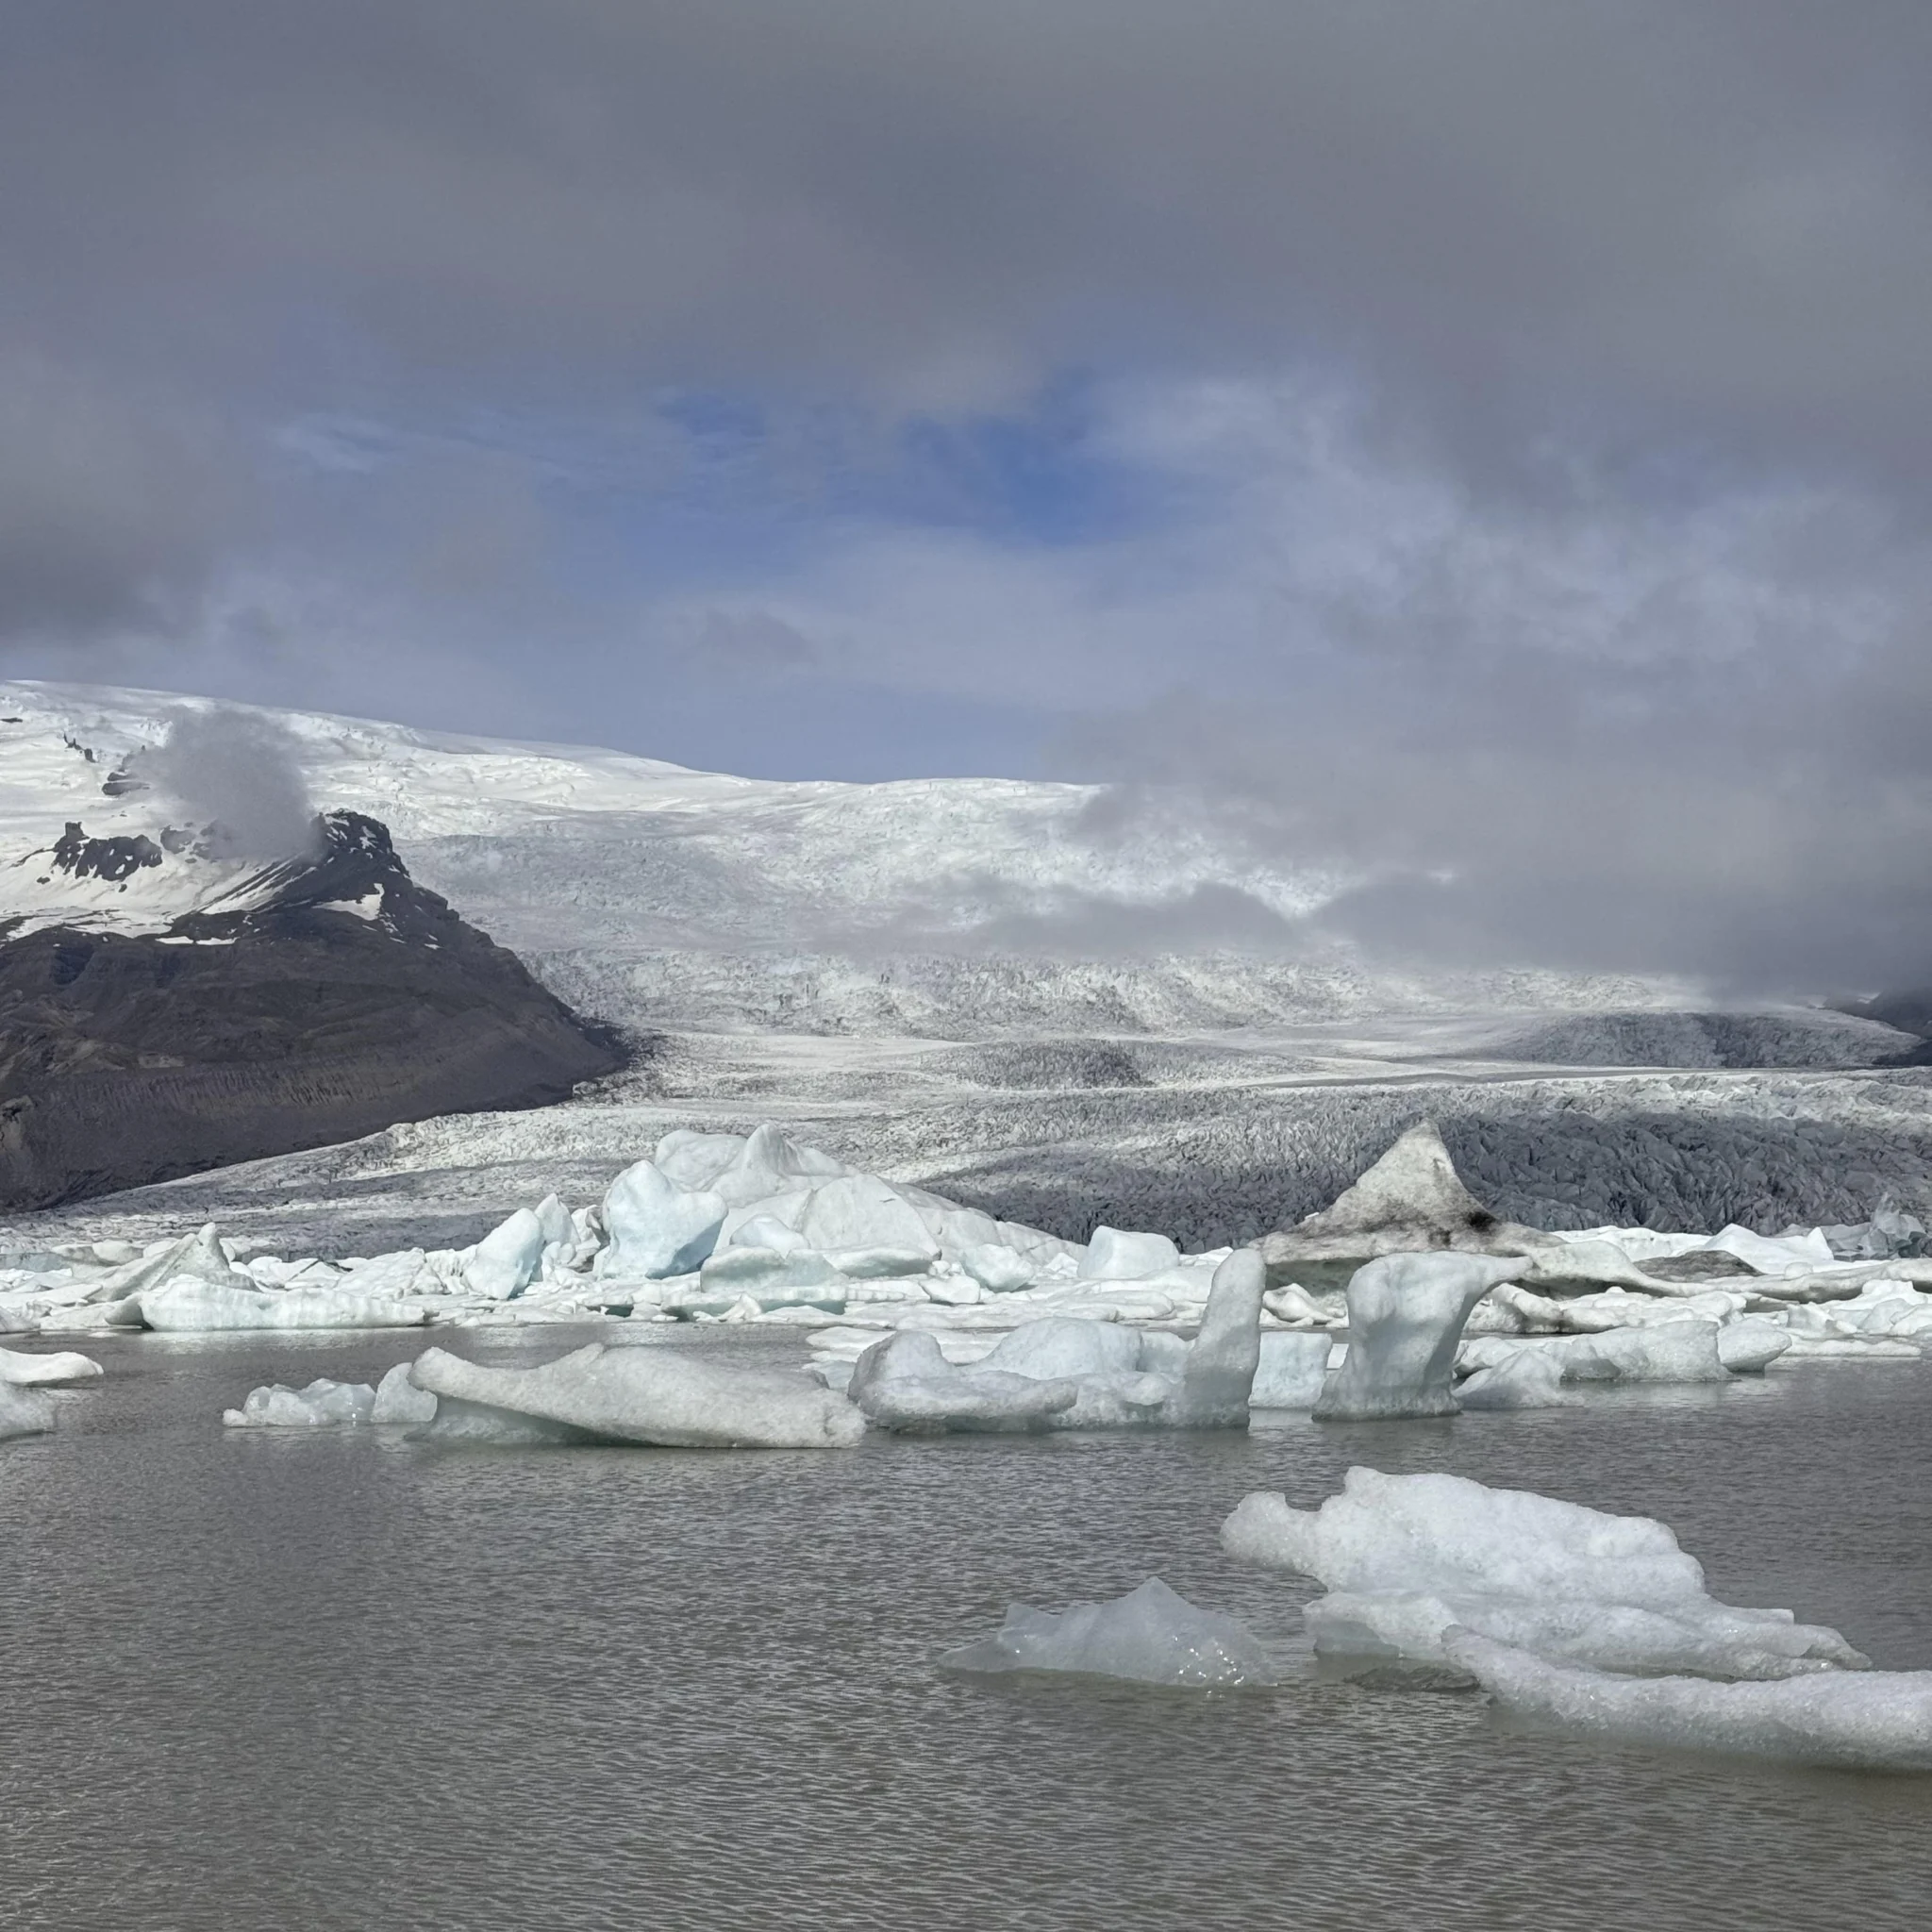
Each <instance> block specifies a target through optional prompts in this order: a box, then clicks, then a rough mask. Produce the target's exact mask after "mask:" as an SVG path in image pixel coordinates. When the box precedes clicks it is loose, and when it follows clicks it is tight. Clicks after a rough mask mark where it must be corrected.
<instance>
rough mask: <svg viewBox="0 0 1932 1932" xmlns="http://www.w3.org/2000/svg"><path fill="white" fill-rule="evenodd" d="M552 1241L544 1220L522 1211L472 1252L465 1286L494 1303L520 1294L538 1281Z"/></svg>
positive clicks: (465, 1264) (465, 1270)
mask: <svg viewBox="0 0 1932 1932" xmlns="http://www.w3.org/2000/svg"><path fill="white" fill-rule="evenodd" d="M551 1198H552V1199H553V1200H554V1199H555V1198H556V1197H555V1196H554V1195H553V1196H552V1197H551ZM550 1239H551V1237H549V1236H548V1235H546V1233H545V1230H544V1226H543V1223H542V1221H541V1219H540V1218H539V1217H538V1216H537V1215H536V1214H534V1213H532V1212H531V1210H530V1209H529V1208H518V1209H517V1211H516V1212H515V1213H514V1214H512V1215H511V1216H510V1217H509V1219H508V1221H505V1222H503V1223H501V1224H499V1225H498V1226H496V1227H493V1228H491V1231H490V1232H489V1233H488V1234H486V1235H485V1236H484V1237H483V1239H482V1240H481V1241H478V1242H477V1243H476V1245H475V1247H474V1248H473V1249H471V1250H470V1252H469V1255H468V1256H467V1257H466V1258H465V1259H464V1262H463V1280H464V1282H465V1284H466V1285H467V1286H468V1288H469V1290H470V1291H471V1292H472V1293H473V1294H480V1295H484V1296H486V1297H488V1298H489V1299H490V1300H491V1301H499V1302H500V1301H508V1299H509V1297H510V1296H511V1295H514V1294H521V1293H522V1292H523V1291H524V1290H525V1289H526V1288H527V1287H529V1285H530V1284H531V1282H533V1281H534V1280H536V1278H537V1272H538V1270H539V1269H540V1268H541V1266H542V1263H543V1250H544V1247H545V1246H546V1245H547V1244H548V1241H549V1240H550Z"/></svg>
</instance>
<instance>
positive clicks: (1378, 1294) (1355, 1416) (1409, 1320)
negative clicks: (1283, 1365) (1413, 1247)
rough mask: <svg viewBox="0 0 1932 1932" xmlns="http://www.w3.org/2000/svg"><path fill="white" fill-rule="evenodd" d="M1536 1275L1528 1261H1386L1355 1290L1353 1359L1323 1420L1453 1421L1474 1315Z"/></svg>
mask: <svg viewBox="0 0 1932 1932" xmlns="http://www.w3.org/2000/svg"><path fill="white" fill-rule="evenodd" d="M1528 1267H1529V1263H1528V1261H1527V1260H1525V1259H1524V1258H1522V1257H1502V1258H1498V1257H1492V1256H1488V1255H1462V1254H1449V1253H1436V1254H1428V1255H1386V1256H1384V1257H1382V1258H1381V1259H1379V1260H1375V1261H1370V1262H1369V1263H1367V1264H1366V1265H1365V1266H1363V1267H1361V1268H1358V1269H1357V1270H1356V1272H1355V1274H1354V1275H1353V1277H1352V1278H1351V1279H1350V1281H1349V1284H1348V1354H1347V1356H1346V1357H1343V1360H1342V1363H1341V1367H1340V1368H1339V1369H1337V1370H1335V1371H1334V1372H1333V1373H1332V1374H1330V1375H1329V1377H1328V1380H1327V1383H1326V1385H1325V1386H1324V1389H1323V1391H1322V1396H1321V1400H1320V1401H1318V1402H1317V1403H1316V1404H1315V1410H1314V1412H1315V1415H1316V1417H1317V1418H1318V1419H1321V1420H1325V1421H1333V1422H1359V1421H1364V1420H1368V1419H1370V1418H1375V1417H1391V1416H1432V1415H1454V1414H1455V1413H1456V1394H1455V1390H1454V1388H1453V1386H1452V1376H1453V1374H1454V1371H1455V1365H1456V1345H1457V1342H1458V1341H1460V1340H1461V1338H1462V1324H1464V1323H1465V1322H1466V1321H1467V1320H1468V1319H1469V1311H1470V1310H1471V1309H1472V1308H1473V1307H1475V1305H1476V1303H1477V1302H1479V1301H1480V1300H1481V1299H1482V1298H1483V1296H1484V1295H1486V1294H1487V1293H1488V1292H1489V1291H1490V1290H1491V1289H1492V1288H1494V1287H1495V1286H1496V1285H1497V1284H1498V1283H1499V1282H1504V1281H1513V1280H1514V1279H1515V1278H1516V1277H1517V1276H1518V1275H1520V1274H1524V1272H1525V1271H1526V1270H1527V1269H1528Z"/></svg>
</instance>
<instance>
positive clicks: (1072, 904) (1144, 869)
mask: <svg viewBox="0 0 1932 1932" xmlns="http://www.w3.org/2000/svg"><path fill="white" fill-rule="evenodd" d="M210 709H211V708H210V707H209V706H208V705H207V704H206V703H204V702H203V701H200V700H194V699H185V698H179V697H173V696H168V695H165V694H162V693H157V692H149V691H118V690H108V689H96V688H87V687H77V686H56V685H42V684H0V928H4V924H5V922H6V921H7V920H8V919H9V918H11V919H13V920H15V921H16V922H18V924H17V926H16V929H27V928H30V927H32V926H33V925H36V924H53V923H61V924H86V925H90V926H102V927H111V928H115V929H120V930H125V931H154V930H158V929H160V928H161V927H163V926H165V925H166V924H168V923H169V922H171V921H172V920H173V919H175V918H176V917H178V916H179V914H180V913H181V912H182V911H184V910H188V909H214V908H228V909H235V908H244V907H245V906H246V905H248V904H250V903H253V901H254V899H255V898H256V897H258V895H259V894H260V893H261V892H263V891H266V890H269V889H270V887H271V884H272V881H271V880H270V878H269V875H268V873H267V871H266V869H265V868H264V866H263V865H262V863H261V861H259V860H258V859H256V860H251V859H248V858H244V857H242V856H239V849H245V848H247V847H248V845H249V843H250V841H249V837H248V834H249V831H250V828H249V827H248V826H246V825H242V826H223V825H221V824H211V814H210V811H209V809H208V806H207V803H206V801H205V800H198V799H197V797H196V796H195V795H194V794H195V793H196V792H197V791H199V790H200V789H201V788H199V787H198V786H197V784H196V782H195V778H196V774H195V773H194V772H193V771H192V769H191V770H189V771H187V772H186V773H183V772H182V771H180V770H179V769H178V768H179V766H180V763H181V760H179V759H175V760H172V761H169V760H157V758H156V757H155V753H154V748H155V747H156V746H158V745H160V744H161V743H163V741H166V740H167V739H168V737H169V734H170V731H171V729H172V728H174V727H175V724H176V721H178V720H180V719H182V718H184V717H186V718H189V719H191V720H192V719H194V718H197V717H202V718H205V717H206V716H207V715H208V712H209V711H210ZM229 709H230V711H231V712H234V711H235V708H229ZM239 715H240V716H242V718H244V719H247V720H252V721H253V723H254V728H252V729H245V730H239V731H237V732H236V733H235V734H234V736H235V737H236V739H237V743H236V744H235V746H234V747H232V749H231V751H230V752H229V753H228V754H227V755H228V756H230V757H232V758H237V759H242V760H247V759H253V760H255V761H257V762H258V763H259V762H261V761H263V760H265V759H279V760H280V761H281V763H282V765H283V766H284V767H285V768H292V769H284V770H283V771H281V772H278V773H273V774H271V773H263V774H259V775H260V776H261V777H262V779H263V780H264V782H270V781H279V782H281V783H283V784H285V785H286V784H287V783H290V782H294V783H298V784H299V785H301V786H302V787H304V788H306V791H307V794H308V799H309V800H310V801H311V802H312V804H313V806H314V807H315V808H317V809H322V810H329V809H346V810H354V811H359V812H365V813H368V814H370V815H371V816H373V817H375V818H376V819H378V820H380V821H381V822H382V823H384V824H387V825H388V826H389V828H390V830H391V833H392V835H393V837H394V839H395V841H396V843H397V846H398V848H399V850H400V851H401V852H402V853H403V855H404V858H405V859H406V861H407V862H408V866H409V869H410V871H411V873H412V874H414V875H415V876H416V877H417V878H419V879H420V880H422V881H423V882H424V883H425V885H427V886H429V887H430V888H432V889H433V890H435V891H439V892H441V894H443V895H444V896H445V897H447V898H448V899H449V900H450V901H451V902H452V903H453V904H454V905H455V906H456V907H457V908H458V909H459V910H460V911H461V912H462V913H463V914H464V915H465V916H466V917H467V918H469V919H471V920H473V921H475V923H477V924H480V925H482V926H483V927H484V928H485V929H487V930H488V931H490V932H491V934H492V935H493V936H494V937H495V938H496V939H497V940H499V941H501V942H502V943H504V944H506V945H508V946H510V947H511V948H512V949H513V950H515V951H516V952H517V953H518V955H519V956H520V957H521V958H524V959H525V961H526V962H527V963H528V964H529V965H530V966H531V967H532V969H533V970H534V971H536V972H537V973H538V974H539V975H540V976H541V977H542V978H544V979H545V980H546V982H547V983H549V984H550V985H551V986H552V987H553V988H554V989H555V990H556V991H558V992H559V993H560V994H561V995H562V996H563V997H565V998H566V999H569V1000H570V1001H571V1002H572V1003H573V1004H574V1005H575V1006H576V1007H577V1008H579V1009H581V1010H584V1011H587V1012H590V1013H592V1014H594V1015H596V1016H597V1017H599V1018H601V1019H604V1020H606V1021H608V1022H611V1023H613V1024H623V1025H629V1026H631V1027H634V1028H640V1029H641V1028H646V1027H661V1026H667V1025H669V1026H681V1027H692V1028H700V1029H711V1030H718V1029H724V1030H748V1031H773V1030H776V1031H794V1032H830V1033H871V1034H881V1035H918V1034H925V1035H938V1036H942V1037H957V1038H969V1037H991V1036H997V1035H1000V1034H1003V1033H1008V1032H1014V1031H1019V1032H1035V1033H1037V1032H1047V1033H1067V1032H1074V1033H1091V1032H1104V1033H1116V1032H1118V1033H1161V1032H1174V1031H1197V1030H1216V1029H1221V1028H1225V1027H1237V1026H1255V1025H1280V1024H1307V1023H1309V1022H1324V1021H1335V1020H1341V1019H1347V1018H1352V1017H1356V1016H1360V1015H1363V1014H1372V1013H1402V1012H1428V1011H1444V1010H1454V1009H1462V1008H1482V1009H1494V1010H1505V1011H1514V1012H1519V1013H1520V1012H1529V1011H1551V1010H1578V1009H1581V1010H1585V1011H1591V1010H1603V1009H1608V1008H1654V1007H1659V1006H1663V1007H1671V1006H1684V1005H1687V1004H1694V1003H1695V999H1696V994H1695V991H1694V989H1690V988H1686V987H1681V986H1675V985H1666V984H1662V983H1659V982H1653V981H1645V980H1640V979H1634V978H1630V977H1628V976H1619V977H1611V978H1605V977H1594V976H1588V975H1564V974H1545V973H1523V974H1484V975H1471V974H1461V975H1449V974H1413V973H1399V972H1394V971H1391V970H1389V969H1387V968H1380V969H1373V970H1372V969H1371V968H1370V967H1368V966H1367V965H1365V964H1364V962H1363V961H1361V960H1360V959H1359V958H1356V957H1354V956H1353V955H1352V954H1350V953H1348V952H1347V951H1345V950H1343V949H1341V948H1338V947H1337V946H1335V945H1333V944H1332V943H1321V942H1317V941H1312V940H1311V939H1310V938H1309V937H1308V935H1307V932H1306V930H1303V929H1299V928H1298V927H1297V924H1296V922H1298V921H1302V920H1304V919H1306V918H1307V915H1309V914H1311V913H1314V912H1316V911H1318V910H1319V908H1321V907H1322V906H1323V905H1324V903H1325V902H1326V901H1327V900H1328V899H1329V898H1331V897H1332V896H1333V895H1334V893H1335V892H1336V891H1339V890H1340V889H1341V887H1342V886H1343V885H1344V884H1345V883H1346V881H1345V880H1343V879H1342V878H1341V876H1340V875H1339V874H1335V873H1333V872H1331V871H1324V870H1323V869H1321V868H1320V867H1315V866H1309V867H1305V868H1295V867H1292V866H1289V865H1285V864H1284V863H1282V862H1281V861H1280V860H1279V859H1278V858H1273V857H1270V856H1269V855H1268V854H1266V853H1264V852H1257V851H1256V850H1254V849H1251V848H1250V847H1249V846H1248V844H1247V843H1246V842H1245V841H1242V840H1241V838H1240V837H1239V836H1238V835H1237V834H1234V833H1231V832H1230V831H1228V830H1227V829H1226V828H1224V827H1222V826H1219V825H1216V824H1211V823H1209V822H1207V821H1205V820H1203V819H1202V818H1201V817H1200V816H1199V815H1198V814H1197V813H1195V812H1193V811H1191V809H1189V808H1187V806H1186V804H1185V802H1184V801H1182V800H1180V799H1178V798H1176V799H1174V800H1172V801H1162V800H1159V799H1151V800H1150V799H1141V800H1139V801H1137V802H1136V805H1135V808H1132V809H1127V810H1123V809H1122V808H1121V801H1120V799H1119V796H1118V794H1116V793H1113V792H1111V791H1108V790H1106V789H1104V788H1098V787H1092V786H1082V785H1064V784H1045V783H1026V782H1021V781H1016V780H1008V779H961V778H954V779H930V780H916V781H906V782H901V783H892V784H875V785H853V784H838V783H829V782H816V783H784V782H777V781H761V780H752V779H744V778H736V777H729V776H724V775H721V774H712V773H704V772H692V771H687V770H685V769H683V768H682V767H679V766H676V765H671V764H665V763H662V762H659V761H658V760H655V759H650V758H635V757H630V756H627V755H625V754H623V753H618V752H610V751H598V750H592V749H586V748H583V747H578V746H562V745H547V744H518V743H511V742H507V741H497V740H490V739H478V738H464V737H456V736H451V735H447V734H441V733H434V732H424V731H416V730H411V729H408V728H406V727H404V726H400V725H394V724H376V723H372V722H369V721H366V720H360V719H351V718H337V717H328V716H324V715H320V714H314V713H304V712H288V711H276V712H258V711H257V712H250V711H242V712H240V713H239ZM158 764H160V765H162V766H163V767H165V769H166V773H167V775H165V776H163V775H158V773H157V765H158ZM234 775H235V774H229V776H230V777H233V776H234ZM240 775H241V777H242V778H243V779H245V778H246V776H247V774H246V773H243V774H240ZM209 789H210V790H213V789H214V788H209ZM228 789H229V790H230V791H234V790H236V789H238V788H237V787H236V786H235V785H233V784H231V785H230V786H229V788H228ZM239 789H240V790H241V791H242V795H244V796H245V795H246V793H247V790H248V788H247V786H246V784H245V783H243V784H242V785H241V786H240V787H239ZM72 828H78V829H77V830H75V829H72ZM238 841H239V848H238Z"/></svg>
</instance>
